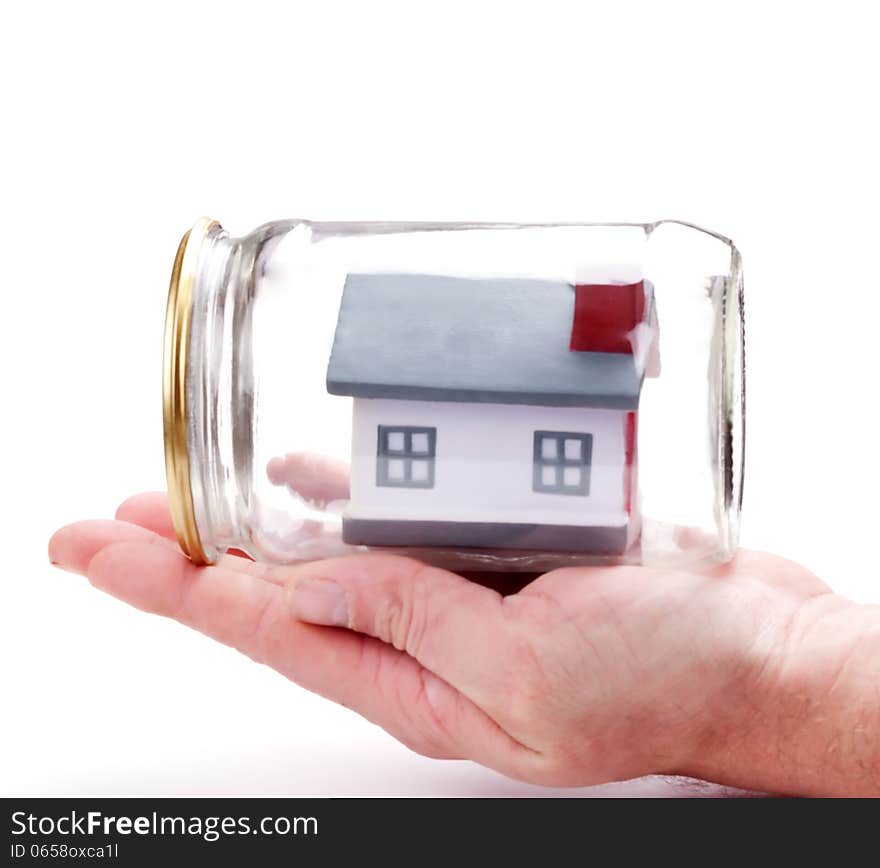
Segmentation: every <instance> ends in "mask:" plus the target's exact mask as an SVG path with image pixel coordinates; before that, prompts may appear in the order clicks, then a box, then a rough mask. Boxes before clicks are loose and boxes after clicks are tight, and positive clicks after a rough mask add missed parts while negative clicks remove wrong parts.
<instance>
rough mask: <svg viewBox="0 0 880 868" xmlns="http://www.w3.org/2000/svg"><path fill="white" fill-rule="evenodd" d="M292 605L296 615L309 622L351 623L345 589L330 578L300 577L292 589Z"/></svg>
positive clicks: (330, 624) (335, 625) (336, 625)
mask: <svg viewBox="0 0 880 868" xmlns="http://www.w3.org/2000/svg"><path fill="white" fill-rule="evenodd" d="M290 605H291V608H292V609H293V613H294V615H295V616H296V617H297V618H299V619H300V621H307V622H308V623H309V624H325V625H327V626H328V627H347V626H348V624H349V621H348V599H347V597H346V595H345V591H344V590H343V589H342V587H341V586H340V585H337V584H336V582H333V581H331V580H330V579H300V581H298V582H297V583H296V584H295V585H293V587H292V588H291V589H290Z"/></svg>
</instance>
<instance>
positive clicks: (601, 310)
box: [569, 280, 645, 355]
mask: <svg viewBox="0 0 880 868" xmlns="http://www.w3.org/2000/svg"><path fill="white" fill-rule="evenodd" d="M574 291H575V296H574V322H573V323H572V328H571V343H570V344H569V349H572V350H576V351H579V352H593V353H628V354H630V355H631V354H632V351H633V350H632V344H631V343H630V339H629V333H630V332H631V331H632V330H633V329H634V328H635V327H636V326H637V325H638V324H639V323H640V322H641V321H642V320H643V319H644V317H645V285H644V283H643V282H642V281H641V280H640V281H639V282H638V283H630V284H606V283H584V284H577V285H576V286H575V288H574Z"/></svg>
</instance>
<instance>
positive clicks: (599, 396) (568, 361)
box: [327, 274, 647, 410]
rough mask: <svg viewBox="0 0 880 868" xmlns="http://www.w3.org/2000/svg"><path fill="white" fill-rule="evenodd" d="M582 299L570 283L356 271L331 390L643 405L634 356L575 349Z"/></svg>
mask: <svg viewBox="0 0 880 868" xmlns="http://www.w3.org/2000/svg"><path fill="white" fill-rule="evenodd" d="M646 286H647V284H646ZM574 299H575V292H574V287H573V286H572V285H571V284H568V283H564V282H555V281H545V280H526V279H521V278H517V279H508V278H491V279H482V278H480V279H474V278H462V277H445V276H434V275H413V274H350V275H349V276H348V279H347V280H346V282H345V288H344V290H343V295H342V302H341V305H340V310H339V320H338V323H337V326H336V338H335V340H334V343H333V350H332V353H331V355H330V365H329V368H328V371H327V391H328V392H330V393H331V394H333V395H353V396H355V397H361V398H402V399H411V400H426V401H480V402H492V403H500V404H541V405H544V406H559V407H609V408H615V409H622V410H632V409H636V408H637V407H638V401H639V392H640V390H641V383H642V373H641V371H639V370H637V369H636V366H635V364H634V362H633V357H632V356H630V355H626V354H623V353H592V352H572V351H571V350H569V348H568V344H569V338H570V336H571V327H572V318H573V316H574Z"/></svg>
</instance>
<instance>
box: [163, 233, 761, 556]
mask: <svg viewBox="0 0 880 868" xmlns="http://www.w3.org/2000/svg"><path fill="white" fill-rule="evenodd" d="M164 373H165V378H164V398H165V406H164V410H165V449H166V463H167V470H168V487H169V499H170V505H171V511H172V516H173V519H174V525H175V528H176V530H177V534H178V538H179V540H180V544H181V546H182V548H183V549H184V551H185V552H186V553H187V554H188V555H189V556H190V557H191V558H192V559H193V561H195V562H197V563H211V562H213V561H215V560H216V559H217V558H218V557H219V556H220V555H221V554H222V553H223V552H225V551H227V550H228V549H239V550H242V551H244V552H246V553H247V554H248V555H250V556H252V557H254V558H256V559H259V560H267V561H272V562H276V563H293V562H298V561H303V560H311V559H315V558H322V557H327V556H333V555H340V554H345V553H348V552H353V551H358V550H365V549H370V550H373V549H381V550H392V551H396V552H401V553H406V554H411V555H414V556H416V557H419V558H421V559H423V560H425V561H428V562H431V563H436V564H441V565H443V566H446V567H449V568H458V569H469V570H473V569H491V570H545V569H550V568H553V567H556V566H563V565H572V564H593V563H638V564H646V565H682V564H687V565H695V564H697V563H699V562H703V561H724V560H726V559H729V558H730V557H731V556H732V555H733V553H734V551H735V549H736V545H737V537H738V524H739V514H740V503H741V497H742V473H743V438H744V356H743V285H742V265H741V260H740V255H739V252H738V251H737V249H736V247H735V246H734V245H733V243H732V242H731V241H730V240H729V239H727V238H725V237H724V236H722V235H718V234H716V233H714V232H709V231H706V230H704V229H700V228H699V227H696V226H693V225H690V224H687V223H682V222H679V221H673V220H664V221H659V222H656V223H645V224H641V223H640V224H625V223H608V224H601V223H593V224H578V225H547V224H534V225H512V224H475V223H461V224H449V223H313V222H309V221H306V220H289V221H279V222H274V223H268V224H266V225H264V226H262V227H260V228H259V229H257V230H255V231H254V232H252V233H251V234H249V235H246V236H244V237H242V238H234V237H231V236H230V235H229V234H228V233H227V232H225V231H224V230H223V229H222V228H221V226H220V225H219V224H218V223H216V222H213V221H210V220H207V219H203V220H200V221H199V222H198V223H197V224H196V225H195V226H194V227H193V229H191V230H190V231H189V232H188V233H187V234H186V235H185V236H184V238H183V240H182V241H181V244H180V248H179V249H178V253H177V258H176V261H175V264H174V271H173V275H172V280H171V289H170V294H169V301H168V312H167V321H166V334H165V371H164Z"/></svg>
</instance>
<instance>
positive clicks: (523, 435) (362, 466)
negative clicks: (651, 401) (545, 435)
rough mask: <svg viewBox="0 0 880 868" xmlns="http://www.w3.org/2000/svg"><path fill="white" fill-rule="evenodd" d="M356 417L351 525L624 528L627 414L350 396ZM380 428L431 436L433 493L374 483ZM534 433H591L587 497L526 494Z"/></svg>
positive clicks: (353, 439)
mask: <svg viewBox="0 0 880 868" xmlns="http://www.w3.org/2000/svg"><path fill="white" fill-rule="evenodd" d="M353 413H354V418H353V420H352V423H353V424H352V432H353V433H352V470H351V503H350V506H349V510H348V513H347V514H348V515H349V516H351V517H353V518H363V519H412V520H424V521H482V522H486V521H490V522H523V523H536V524H567V525H584V526H590V525H594V526H609V527H615V526H618V527H619V526H620V525H623V524H625V523H626V514H625V510H624V482H623V480H624V470H625V422H626V413H625V412H622V411H618V410H589V409H581V408H571V407H535V406H524V405H515V406H514V405H508V404H478V403H454V402H433V401H398V400H390V399H370V398H356V399H355V400H354V410H353ZM379 425H390V426H397V425H399V426H428V427H434V428H436V429H437V444H436V465H435V484H434V487H433V488H430V489H428V488H394V487H380V486H377V485H376V456H377V436H378V426H379ZM538 430H546V431H571V432H578V433H589V434H592V435H593V450H592V463H591V469H590V492H589V495H587V496H586V497H583V496H577V495H570V494H547V493H538V492H535V491H533V490H532V471H533V454H532V453H533V444H534V433H535V431H538Z"/></svg>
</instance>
